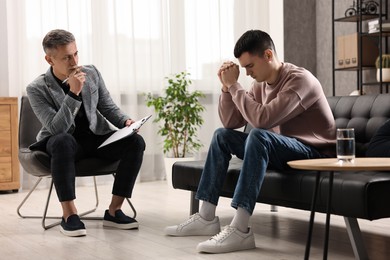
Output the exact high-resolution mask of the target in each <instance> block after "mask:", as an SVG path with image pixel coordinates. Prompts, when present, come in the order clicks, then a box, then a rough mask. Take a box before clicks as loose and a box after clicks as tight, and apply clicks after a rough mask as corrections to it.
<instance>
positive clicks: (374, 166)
mask: <svg viewBox="0 0 390 260" xmlns="http://www.w3.org/2000/svg"><path fill="white" fill-rule="evenodd" d="M288 165H289V166H290V167H291V168H294V169H299V170H312V171H313V170H314V171H317V175H316V183H315V188H314V192H313V198H312V204H311V211H310V223H309V234H308V237H307V243H306V249H305V259H309V255H310V245H311V237H312V231H313V223H314V214H315V204H316V200H317V193H318V186H319V181H320V175H321V172H322V171H329V172H330V175H329V190H328V201H327V208H326V226H325V240H324V256H323V258H324V259H327V257H328V241H329V223H330V206H331V199H332V186H333V176H334V172H335V171H389V170H390V158H368V157H367V158H355V159H354V160H353V161H352V162H341V161H339V160H338V159H337V158H321V159H307V160H297V161H290V162H288Z"/></svg>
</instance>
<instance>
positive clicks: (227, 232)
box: [210, 226, 236, 242]
mask: <svg viewBox="0 0 390 260" xmlns="http://www.w3.org/2000/svg"><path fill="white" fill-rule="evenodd" d="M235 230H236V229H235V228H233V227H231V226H225V227H224V228H223V230H222V231H221V232H219V233H218V234H216V235H215V236H213V237H212V238H210V240H215V241H217V242H222V241H223V240H225V239H226V238H227V237H228V236H230V234H231V233H233V232H234V231H235Z"/></svg>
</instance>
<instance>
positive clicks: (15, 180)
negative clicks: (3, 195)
mask: <svg viewBox="0 0 390 260" xmlns="http://www.w3.org/2000/svg"><path fill="white" fill-rule="evenodd" d="M19 188H20V172H19V160H18V99H17V98H16V97H15V98H14V97H0V190H13V191H18V190H19Z"/></svg>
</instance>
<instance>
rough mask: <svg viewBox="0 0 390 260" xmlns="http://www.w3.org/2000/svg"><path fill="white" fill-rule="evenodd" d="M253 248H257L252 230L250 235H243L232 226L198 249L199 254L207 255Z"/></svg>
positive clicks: (199, 245)
mask: <svg viewBox="0 0 390 260" xmlns="http://www.w3.org/2000/svg"><path fill="white" fill-rule="evenodd" d="M253 248H256V244H255V236H254V235H253V232H252V230H251V229H250V228H249V230H248V233H243V232H241V231H239V230H238V229H237V228H235V227H231V226H226V227H224V228H223V230H222V231H221V232H220V233H219V234H217V235H215V236H213V237H212V238H210V239H209V240H207V241H204V242H201V243H199V244H198V246H197V247H196V249H197V250H198V252H205V253H227V252H233V251H239V250H247V249H253Z"/></svg>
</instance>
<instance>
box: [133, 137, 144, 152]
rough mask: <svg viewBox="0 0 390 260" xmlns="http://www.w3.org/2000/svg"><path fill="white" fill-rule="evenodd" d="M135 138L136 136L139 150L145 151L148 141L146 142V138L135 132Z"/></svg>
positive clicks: (135, 140)
mask: <svg viewBox="0 0 390 260" xmlns="http://www.w3.org/2000/svg"><path fill="white" fill-rule="evenodd" d="M134 138H135V139H134V142H135V144H136V147H137V149H138V151H145V147H146V143H145V140H144V138H143V137H142V136H141V135H138V134H135V135H134Z"/></svg>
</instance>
